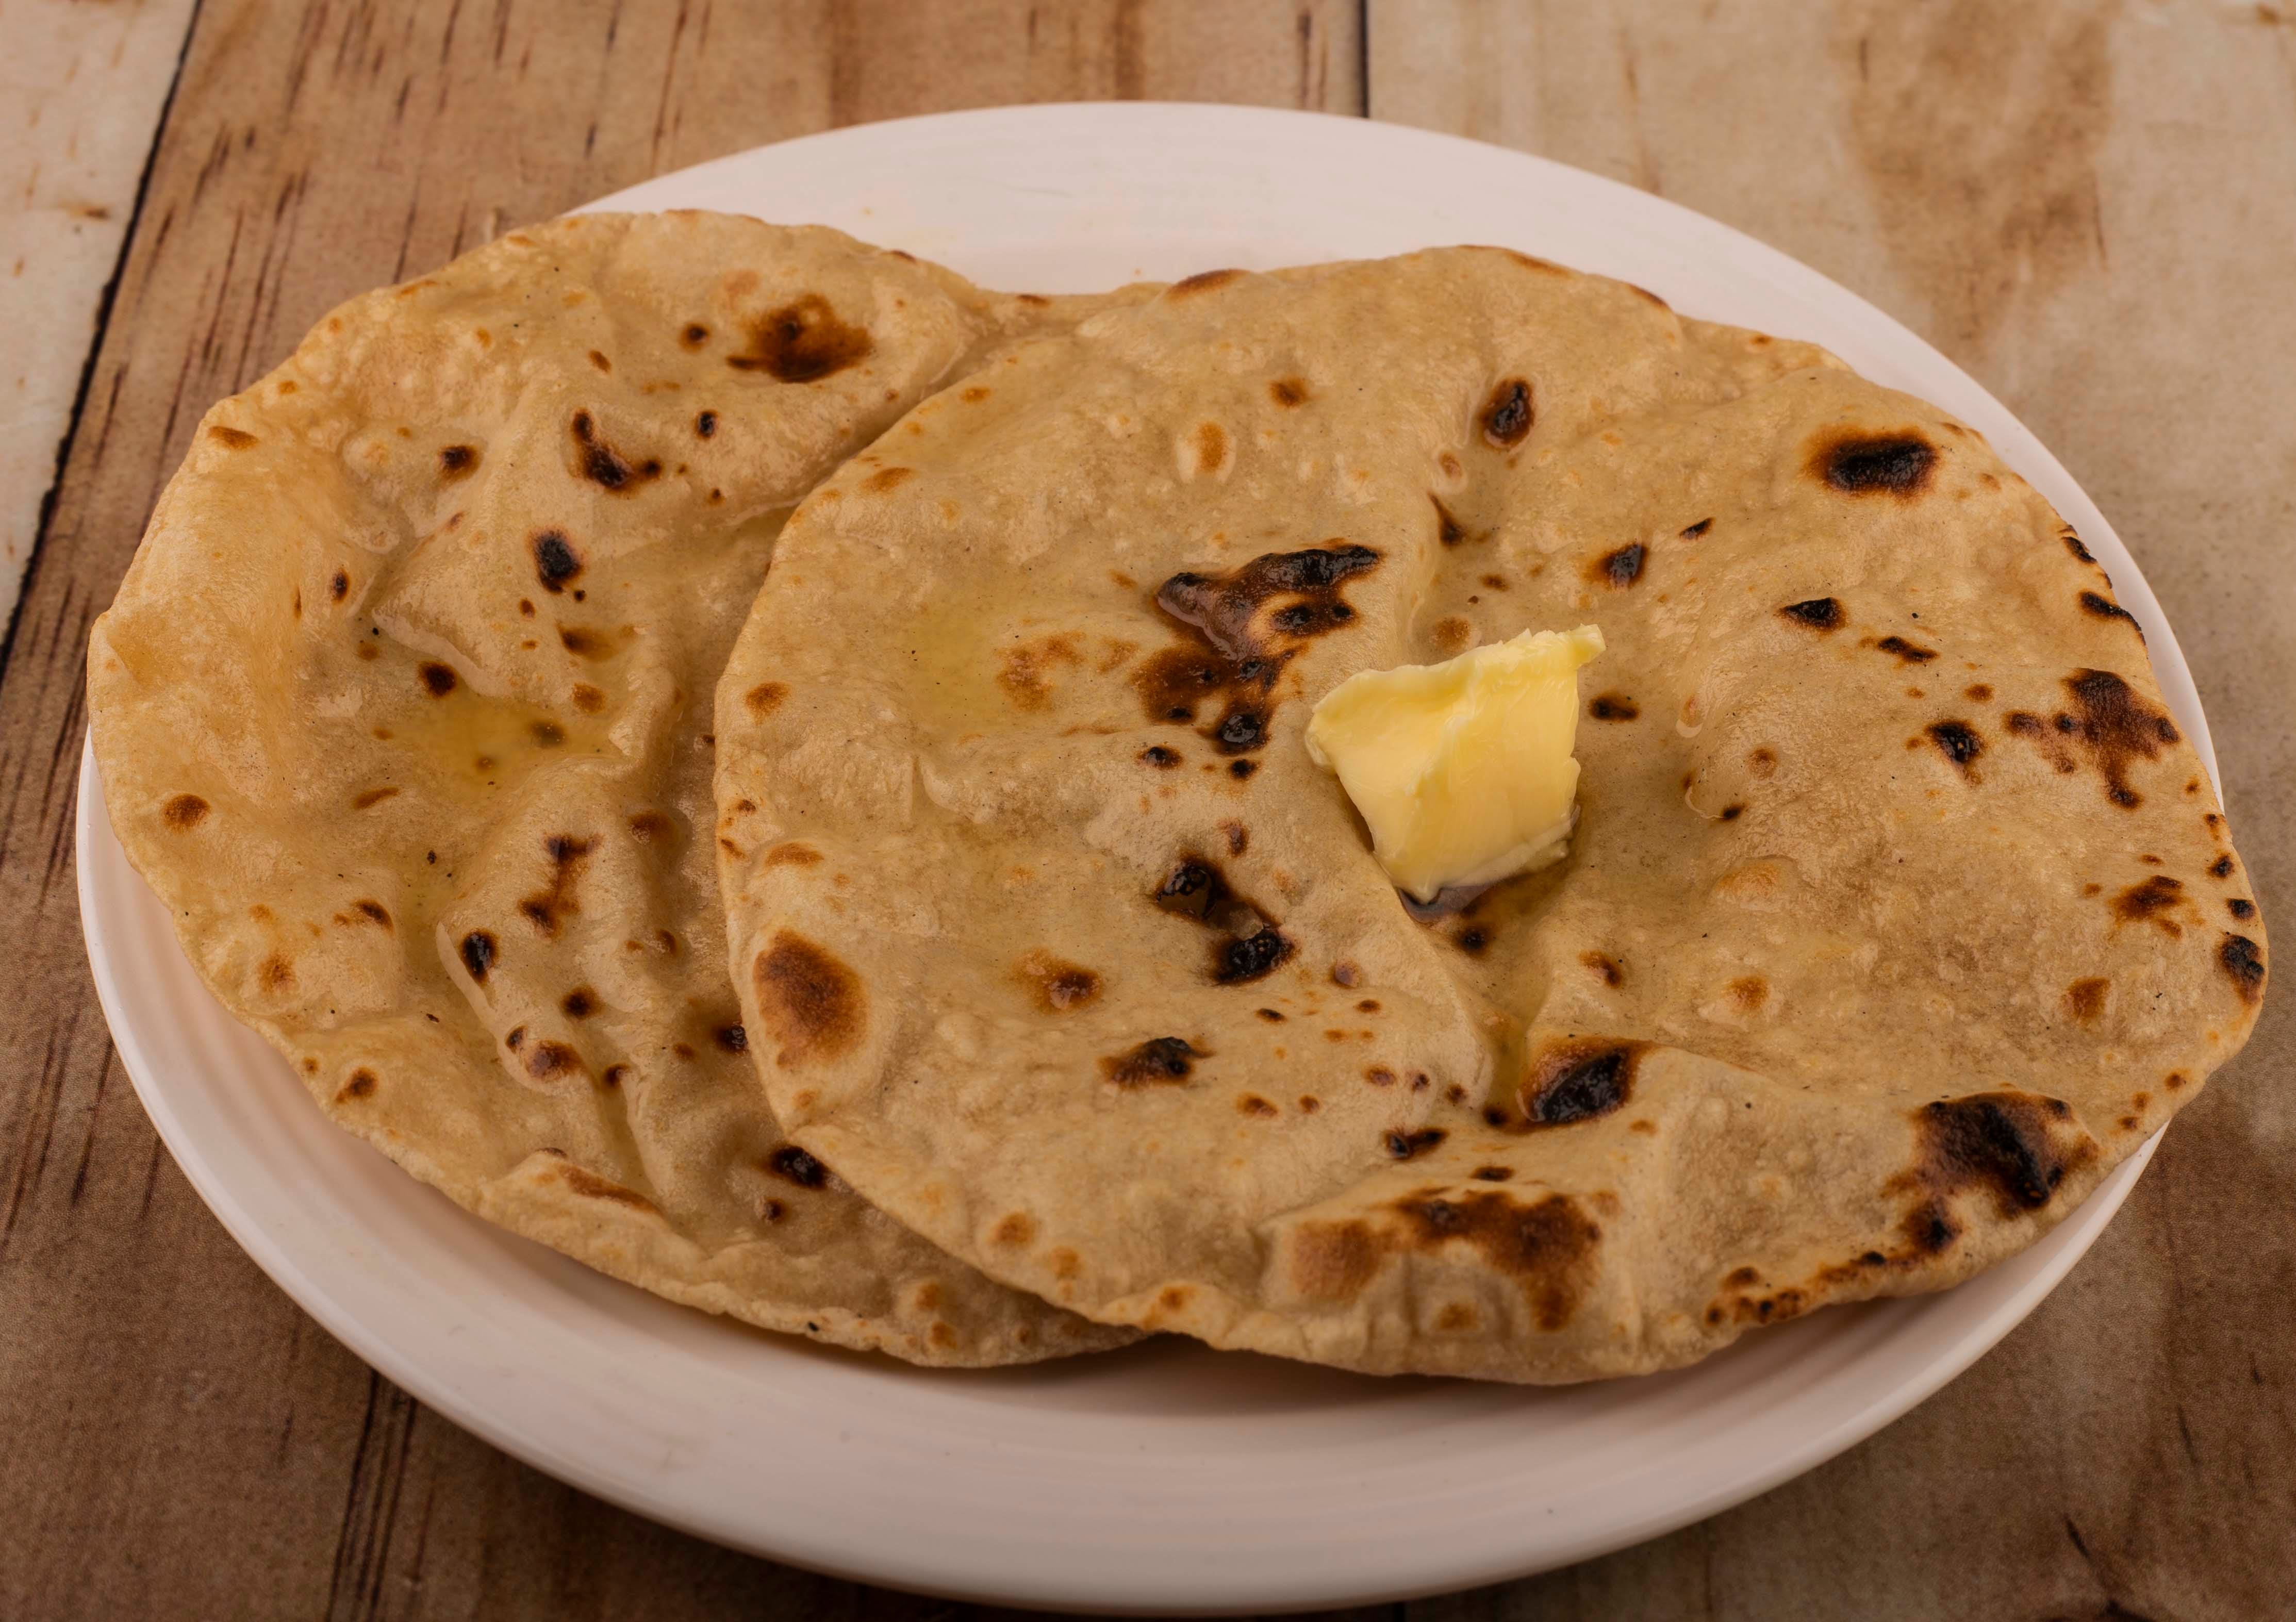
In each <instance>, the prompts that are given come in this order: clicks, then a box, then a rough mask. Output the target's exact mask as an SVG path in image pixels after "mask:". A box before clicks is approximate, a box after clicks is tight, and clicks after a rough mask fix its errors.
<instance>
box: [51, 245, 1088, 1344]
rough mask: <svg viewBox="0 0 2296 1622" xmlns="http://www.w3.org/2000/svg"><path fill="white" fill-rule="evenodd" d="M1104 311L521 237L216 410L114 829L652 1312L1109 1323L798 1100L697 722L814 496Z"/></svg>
mask: <svg viewBox="0 0 2296 1622" xmlns="http://www.w3.org/2000/svg"><path fill="white" fill-rule="evenodd" d="M1098 302H1103V301H1093V300H1057V301H1055V300H1048V299H1037V298H1034V297H1029V296H1021V297H1004V296H998V295H991V294H987V293H984V292H981V291H979V290H978V289H975V288H973V287H972V286H971V285H970V284H969V283H965V282H964V281H963V280H962V279H961V278H959V277H957V276H955V275H954V274H949V273H947V272H945V271H942V270H940V269H939V268H937V267H934V266H927V265H922V264H920V263H917V262H916V261H914V260H913V259H911V258H908V257H907V256H906V255H899V254H892V253H886V252H881V251H879V250H874V249H871V248H868V247H866V246H865V245H864V244H862V243H859V242H855V241H853V240H852V239H850V238H849V237H846V236H844V235H842V234H840V233H837V232H834V231H828V230H820V229H812V228H806V229H782V228H777V227H774V226H770V225H764V224H761V223H759V222H758V221H756V220H751V219H747V218H742V217H734V216H727V215H710V214H700V213H684V214H673V215H663V216H638V217H632V216H598V215H593V216H588V217H576V218H570V219H565V220H561V221H558V222H556V223H553V224H551V225H543V226H538V227H536V228H533V229H531V230H528V231H523V232H519V233H512V234H511V235H509V236H507V237H505V238H504V239H503V240H502V241H500V242H495V243H493V244H491V245H489V246H488V247H485V248H482V249H480V250H477V251H475V252H473V253H471V254H469V255H467V256H465V257H464V258H461V259H458V260H457V261H455V263H454V264H453V265H451V266H447V268H446V269H444V270H441V271H439V272H438V273H436V274H433V275H430V276H425V277H423V278H422V279H420V280H418V281H415V282H412V283H408V284H406V285H405V286H403V287H399V288H396V289H388V290H384V291H379V292H375V293H371V294H368V295H366V296H365V297H364V298H360V299H354V300H352V301H351V302H350V303H348V304H347V305H345V306H343V307H341V308H340V309H339V310H337V311H336V312H335V313H334V314H333V315H330V316H328V317H327V318H326V319H325V320H324V322H322V323H321V324H320V325H319V326H318V327H317V328H316V330H314V331H313V332H312V333H311V334H310V336H309V337H308V338H307V339H306V340H305V341H304V342H303V344H302V345H301V347H300V348H299V349H298V350H297V351H296V353H295V355H294V356H293V357H292V358H291V359H290V360H289V361H288V362H287V363H286V364H285V365H283V366H282V367H281V368H280V369H279V370H278V371H276V372H275V373H272V374H271V375H270V376H269V377H266V378H265V379H264V380H263V381H261V382H259V383H258V384H256V385H255V386H254V387H253V388H251V389H249V390H247V391H246V392H245V393H243V394H241V395H239V396H237V397H234V398H232V399H228V400H225V401H224V402H223V403H222V404H220V405H218V406H216V407H215V409H214V410H213V411H211V412H210V413H209V414H208V416H207V418H206V419H205V421H204V422H202V423H201V425H200V428H199V429H198V430H197V432H196V433H195V434H194V436H193V443H192V448H191V451H190V454H189V455H188V456H187V458H186V460H185V462H184V466H183V468H182V470H181V471H179V472H178V473H177V474H176V477H175V479H173V480H172V481H171V482H170V484H169V485H168V488H167V490H166V491H165V493H164V494H163V495H162V496H161V497H160V502H159V504H158V507H157V509H156V510H155V512H154V513H153V516H152V525H151V528H150V531H149V533H148V534H147V536H146V537H145V539H144V542H143V547H142V549H141V551H140V552H139V553H138V554H137V556H136V559H135V563H134V565H133V567H132V568H131V569H129V571H128V574H127V579H126V582H125V584H124V585H123V586H121V588H120V591H119V597H118V600H117V601H116V602H114V604H113V606H112V608H111V611H110V612H109V613H107V614H106V615H104V616H103V617H102V618H101V619H99V620H98V621H97V622H96V625H95V627H94V633H93V635H92V638H91V642H90V647H89V653H88V685H89V693H90V705H91V722H92V728H93V732H94V746H95V754H96V758H97V760H98V763H99V765H100V766H101V768H102V774H103V779H104V789H105V794H106V798H107V800H108V803H109V804H110V806H111V815H112V818H113V825H114V827H115V829H116V830H117V831H118V833H119V839H120V842H121V843H122V845H123V846H124V847H125V848H126V849H127V853H128V855H129V856H130V858H131V859H132V860H133V862H134V863H135V866H136V868H137V869H138V871H139V872H142V873H143V876H144V877H145V879H147V880H148V881H150V882H151V884H152V888H153V889H155V890H156V891H157V892H158V894H159V895H160V897H161V898H162V899H163V900H164V901H165V902H166V903H167V905H168V907H169V909H170V910H171V912H172V913H173V914H174V922H175V925H176V932H177V935H178V937H179V938H180V939H181V941H182V944H183V946H184V951H185V953H186V954H187V955H188V956H189V958H190V959H191V962H192V963H193V965H194V967H195V968H196V969H197V971H198V972H199V973H200V975H201V979H203V980H204V981H205V982H206V984H207V985H208V987H209V988H210V989H211V990H212V991H213V992H214V993H215V994H216V995H217V997H218V998H220V999H221V1000H222V1002H223V1003H224V1004H225V1006H226V1007H227V1008H229V1009H230V1010H231V1012H233V1013H234V1015H236V1016H237V1017H238V1018H239V1019H241V1020H244V1021H245V1022H246V1023H248V1024H249V1025H250V1026H252V1027H253V1028H255V1029H256V1030H258V1031H259V1032H260V1033H261V1034H262V1035H263V1036H265V1037H266V1038H267V1039H268V1040H269V1041H270V1042H271V1043H272V1044H274V1045H275V1047H277V1048H278V1049H279V1051H280V1052H281V1053H284V1054H285V1055H286V1056H287V1058H288V1060H289V1061H290V1062H291V1063H292V1064H293V1065H294V1066H295V1067H296V1069H297V1071H298V1073H299V1075H300V1076H301V1077H302V1078H303V1079H304V1081H305V1082H306V1083H307V1085H308V1087H309V1089H310V1091H311V1094H312V1095H313V1097H314V1098H315V1099H316V1100H317V1102H318V1103H319V1104H320V1106H321V1107H322V1108H323V1109H324V1110H326V1111H327V1113H328V1114H329V1115H330V1116H332V1118H334V1119H335V1120H336V1121H337V1122H339V1123H340V1125H342V1126H345V1127H346V1128H347V1129H348V1130H349V1131H351V1132H353V1133H356V1134H357V1135H359V1136H360V1137H362V1138H364V1139H365V1140H366V1141H367V1142H368V1143H372V1144H373V1145H374V1146H375V1147H376V1148H378V1149H380V1150H381V1151H383V1152H384V1153H386V1154H388V1155H389V1156H390V1157H391V1158H392V1159H395V1160H397V1161H398V1164H399V1165H401V1166H402V1167H405V1168H406V1170H408V1171H409V1172H411V1173H413V1174H414V1176H417V1177H419V1178H421V1179H422V1181H424V1182H426V1183H429V1184H431V1185H433V1186H434V1187H437V1188H438V1189H439V1190H441V1191H442V1192H445V1193H446V1194H447V1195H448V1196H449V1197H450V1198H452V1199H454V1200H455V1201H456V1202H457V1203H459V1204H461V1205H463V1206H464V1207H466V1208H469V1209H471V1210H472V1211H475V1212H477V1213H478V1214H480V1216H484V1217H486V1218H488V1220H490V1221H493V1222H496V1223H498V1224H500V1225H503V1226H504V1227H506V1228H508V1229H510V1230H512V1232H514V1233H521V1234H523V1235H525V1236H527V1237H529V1238H531V1239H536V1240H539V1241H542V1242H544V1243H545V1244H548V1245H550V1246H552V1247H553V1248H555V1249H559V1250H562V1251H563V1252H565V1253H566V1254H568V1255H570V1256H572V1257H576V1258H578V1259H579V1260H581V1261H584V1262H586V1263H588V1264H589V1265H590V1266H594V1267H596V1268H599V1269H601V1270H602V1271H603V1272H606V1273H609V1274H613V1275H615V1276H616V1277H619V1278H622V1279H625V1280H627V1281H629V1282H632V1283H635V1284H639V1285H642V1286H644V1288H646V1289H648V1290H653V1291H654V1292H656V1293H657V1294H660V1295H663V1296H666V1297H668V1298H671V1299H673V1300H676V1301H682V1302H685V1303H687V1304H689V1305H692V1306H695V1307H704V1308H707V1309H709V1310H710V1311H713V1312H721V1313H726V1314H730V1315H734V1316H735V1317H738V1318H742V1319H745V1320H747V1321H749V1322H750V1323H756V1324H759V1325H762V1326H764V1327H767V1328H769V1329H776V1330H784V1331H795V1332H798V1333H802V1334H809V1335H813V1336H816V1337H817V1338H819V1339H824V1340H829V1341H833V1342H836V1343H839V1344H841V1345H846V1346H851V1347H860V1348H881V1349H883V1350H886V1351H890V1352H893V1353H896V1354H898V1355H899V1356H904V1357H907V1358H911V1359H914V1360H916V1361H919V1362H926V1363H946V1364H999V1363H1010V1362H1021V1361H1028V1360H1031V1359H1034V1358H1038V1357H1043V1356H1052V1355H1055V1354H1058V1353H1062V1352H1069V1351H1077V1350H1083V1349H1088V1348H1095V1347H1102V1346H1107V1345H1111V1344H1114V1343H1117V1342H1118V1341H1120V1340H1122V1339H1127V1338H1128V1334H1127V1331H1122V1330H1110V1329H1106V1328H1103V1327H1101V1326H1098V1325H1095V1324H1091V1323H1086V1322H1085V1321H1084V1320H1082V1319H1080V1318H1078V1317H1075V1316H1073V1315H1070V1314H1067V1313H1064V1312H1062V1311H1060V1310H1058V1309H1055V1308H1053V1307H1047V1306H1046V1305H1045V1304H1044V1303H1043V1302H1042V1301H1040V1300H1039V1299H1037V1298H1036V1297H1034V1296H1030V1295H1027V1294H1023V1293H1021V1292H1017V1291H1014V1290H1010V1289H1007V1288H1005V1287H1004V1286H1001V1285H997V1284H995V1283H992V1282H989V1281H988V1279H986V1278H984V1277H983V1276H982V1275H981V1274H979V1273H978V1272H976V1271H974V1270H973V1269H972V1268H970V1267H968V1266H964V1264H962V1263H960V1262H957V1261H955V1260H953V1259H952V1258H950V1257H947V1255H945V1254H943V1253H942V1252H940V1251H939V1250H937V1249H934V1248H933V1247H932V1246H931V1245H929V1244H927V1243H925V1242H924V1241H922V1240H920V1239H918V1238H916V1237H915V1236H914V1234H912V1233H909V1232H908V1231H907V1230H906V1229H904V1228H902V1227H901V1226H900V1225H898V1224H897V1223H894V1222H892V1221H891V1220H890V1219H888V1218H887V1217H885V1216H883V1215H882V1214H881V1213H879V1212H877V1211H875V1210H873V1209H872V1208H870V1207H869V1206H867V1205H866V1204H865V1203H864V1202H863V1201H862V1200H860V1199H859V1198H858V1197H857V1196H856V1195H854V1194H853V1193H852V1192H850V1190H849V1189H848V1188H847V1187H846V1185H845V1184H842V1183H841V1182H840V1181H839V1180H838V1179H837V1178H836V1177H835V1176H834V1175H833V1174H832V1173H831V1172H829V1171H827V1170H826V1169H824V1167H822V1166H821V1164H820V1163H819V1162H818V1161H817V1160H816V1159H814V1158H813V1157H812V1156H810V1155H808V1154H807V1153H806V1152H805V1151H802V1150H800V1149H799V1148H797V1147H796V1146H794V1145H792V1144H791V1143H788V1142H787V1141H786V1140H785V1139H784V1138H783V1135H782V1134H781V1133H780V1131H779V1130H778V1128H777V1127H776V1126H775V1122H774V1118H773V1116H772V1113H771V1111H770V1110H769V1109H768V1108H767V1105H766V1102H765V1100H764V1098H763V1097H762V1095H761V1094H760V1092H759V1089H758V1086H757V1084H756V1081H755V1078H754V1076H753V1074H752V1072H751V1070H750V1064H749V1061H748V1059H747V1057H746V1056H745V1054H744V1053H743V1052H742V1048H743V1045H744V1043H745V1041H746V1039H747V1037H746V1033H745V1032H744V1030H743V1028H742V1021H741V1015H740V1011H739V1009H738V1006H737V1005H736V1003H735V999H734V990H733V987H731V986H730V985H729V984H728V983H727V981H726V971H725V963H726V947H725V939H724V926H723V922H722V915H721V913H720V912H719V909H718V905H717V889H716V879H715V874H714V872H713V870H712V864H711V850H710V843H709V823H710V818H711V815H712V813H711V809H710V806H709V773H710V753H709V750H710V738H709V705H710V698H711V694H712V692H713V691H714V687H715V684H716V681H717V675H718V672H719V670H720V668H721V667H722V665H723V662H724V659H725V657H726V651H727V650H728V648H729V647H730V645H731V643H732V641H733V638H734V634H735V632H736V631H737V629H738V628H739V627H740V625H741V623H742V618H743V616H744V614H745V613H746V611H747V610H748V607H749V604H750V599H751V597H752V595H753V594H754V593H755V591H756V587H757V585H758V580H759V578H761V577H762V576H763V574H764V572H765V569H766V566H767V559H768V557H769V555H770V553H771V550H772V547H773V545H774V538H775V534H776V532H777V531H778V529H779V528H780V527H781V522H782V520H783V517H784V516H785V515H786V513H787V512H788V510H789V509H790V508H791V506H792V505H793V504H795V503H796V502H797V501H798V500H799V498H800V497H801V496H804V495H805V493H806V492H807V491H808V489H809V488H811V487H812V486H813V485H814V484H815V483H816V481H817V480H819V479H821V478H822V477H823V476H824V474H826V473H827V472H829V471H831V470H832V469H833V468H834V467H835V466H836V465H837V464H838V463H840V462H841V461H842V460H843V459H844V458H845V457H847V456H849V455H851V454H852V453H853V452H854V451H855V450H857V449H858V448H859V447H860V446H864V445H865V444H867V443H868V441H869V440H870V439H871V438H873V436H874V435H875V434H876V433H877V432H878V431H879V430H881V429H882V428H883V427H884V426H885V425H886V424H887V423H889V422H892V421H893V420H894V419H896V418H897V417H898V415H899V414H901V413H902V412H903V411H905V410H906V409H907V408H908V407H910V406H913V405H914V404H915V403H916V402H917V401H919V400H920V399H922V398H923V397H925V396H926V395H927V394H928V393H929V392H930V391H931V389H933V388H934V387H935V386H936V385H937V383H939V381H941V380H942V379H943V378H945V377H947V376H948V375H950V374H952V373H956V372H960V371H963V370H965V369H967V368H969V367H970V366H971V365H974V364H976V363H977V362H978V361H979V360H980V359H981V358H982V357H983V356H985V355H987V354H988V353H990V352H991V351H992V350H993V349H994V348H996V346H998V345H999V344H1002V343H1005V342H1007V341H1010V340H1024V339H1025V338H1026V337H1027V336H1028V335H1029V334H1031V333H1034V332H1049V331H1056V330H1059V329H1060V328H1062V327H1063V326H1065V325H1067V324H1070V323H1071V322H1072V321H1073V320H1074V319H1075V318H1076V317H1077V316H1078V315H1079V314H1081V313H1084V312H1085V311H1087V310H1088V309H1090V308H1093V307H1097V304H1098Z"/></svg>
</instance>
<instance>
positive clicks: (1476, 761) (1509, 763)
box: [1308, 625, 1603, 901]
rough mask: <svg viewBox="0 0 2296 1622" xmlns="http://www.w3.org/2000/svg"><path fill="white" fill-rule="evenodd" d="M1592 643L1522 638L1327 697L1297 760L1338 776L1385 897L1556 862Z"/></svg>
mask: <svg viewBox="0 0 2296 1622" xmlns="http://www.w3.org/2000/svg"><path fill="white" fill-rule="evenodd" d="M1602 651H1603V633H1602V631H1601V630H1600V629H1599V628H1598V627H1595V626H1591V625H1587V626H1580V627H1579V628H1578V629H1577V630H1575V631H1525V632H1524V633H1523V634H1522V635H1520V636H1517V637H1514V638H1513V639H1511V640H1509V641H1506V642H1497V643H1489V644H1488V645H1487V646H1485V647H1480V648H1473V649H1470V650H1469V651H1466V652H1464V653H1462V654H1460V655H1459V657H1458V658H1456V659H1446V660H1445V661H1444V662H1443V663H1441V664H1439V665H1404V666H1401V667H1399V668H1397V669H1393V670H1363V671H1358V672H1357V674H1355V675H1354V676H1349V678H1348V679H1347V680H1346V681H1344V682H1341V684H1339V685H1338V686H1337V687H1334V688H1333V689H1332V691H1331V692H1328V693H1326V694H1324V701H1323V702H1322V703H1320V704H1318V705H1316V712H1315V714H1314V716H1313V717H1310V718H1309V720H1308V754H1309V755H1310V756H1311V757H1313V758H1314V759H1315V761H1316V765H1318V766H1326V767H1329V768H1330V769H1331V770H1332V771H1333V772H1335V773H1337V774H1339V779H1340V783H1341V786H1342V787H1343V788H1345V789H1346V790H1347V791H1348V798H1349V799H1352V800H1353V801H1355V806H1356V809H1357V811H1358V812H1360V813H1362V815H1363V819H1364V823H1365V826H1366V827H1368V828H1369V829H1370V830H1371V841H1372V852H1373V854H1374V856H1377V857H1378V858H1379V864H1380V865H1381V866H1382V867H1384V868H1385V869H1387V875H1388V877H1389V878H1390V879H1392V880H1394V881H1395V884H1396V888H1398V889H1402V890H1405V891H1406V892H1408V893H1409V894H1410V895H1412V896H1414V897H1417V898H1418V899H1419V900H1422V901H1431V900H1433V899H1434V898H1435V896H1436V894H1437V892H1439V891H1440V890H1442V889H1447V888H1448V887H1450V886H1453V885H1470V884H1490V883H1494V882H1496V881H1498V880H1500V879H1505V878H1508V877H1511V876H1512V875H1513V874H1515V873H1519V872H1530V871H1531V870H1532V869H1534V868H1538V867H1544V866H1546V864H1549V863H1551V862H1555V861H1559V860H1561V859H1562V856H1563V853H1564V852H1565V851H1566V850H1567V849H1568V848H1569V846H1570V830H1571V826H1572V824H1573V823H1575V822H1576V821H1577V820H1578V815H1579V809H1578V795H1579V763H1578V761H1576V760H1575V759H1573V758H1571V752H1570V751H1571V749H1572V747H1573V746H1574V744H1575V743H1576V742H1577V741H1578V736H1579V666H1581V665H1583V664H1586V663H1587V661H1588V660H1589V659H1593V658H1594V657H1595V655H1596V654H1598V653H1600V652H1602Z"/></svg>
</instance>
